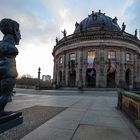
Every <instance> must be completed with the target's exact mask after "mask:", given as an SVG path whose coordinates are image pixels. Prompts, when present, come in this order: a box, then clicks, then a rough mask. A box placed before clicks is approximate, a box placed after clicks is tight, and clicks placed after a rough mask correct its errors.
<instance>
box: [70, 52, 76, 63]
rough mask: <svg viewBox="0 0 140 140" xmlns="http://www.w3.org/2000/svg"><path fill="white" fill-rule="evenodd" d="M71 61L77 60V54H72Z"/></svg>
mask: <svg viewBox="0 0 140 140" xmlns="http://www.w3.org/2000/svg"><path fill="white" fill-rule="evenodd" d="M71 60H76V54H75V53H71V54H70V61H71Z"/></svg>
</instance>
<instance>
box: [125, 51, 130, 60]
mask: <svg viewBox="0 0 140 140" xmlns="http://www.w3.org/2000/svg"><path fill="white" fill-rule="evenodd" d="M125 60H126V61H130V60H131V54H130V53H126V54H125Z"/></svg>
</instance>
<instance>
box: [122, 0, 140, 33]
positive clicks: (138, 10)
mask: <svg viewBox="0 0 140 140" xmlns="http://www.w3.org/2000/svg"><path fill="white" fill-rule="evenodd" d="M124 15H125V19H126V25H127V30H128V31H129V32H130V33H133V34H134V31H135V29H136V28H137V29H138V28H140V1H139V0H133V1H132V2H131V4H130V5H129V6H128V7H127V8H126V10H125V13H124Z"/></svg>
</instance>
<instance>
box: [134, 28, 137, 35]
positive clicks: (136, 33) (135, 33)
mask: <svg viewBox="0 0 140 140" xmlns="http://www.w3.org/2000/svg"><path fill="white" fill-rule="evenodd" d="M137 34H138V30H137V29H136V30H135V35H134V36H135V37H137Z"/></svg>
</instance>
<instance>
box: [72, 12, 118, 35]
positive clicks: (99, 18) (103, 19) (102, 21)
mask: <svg viewBox="0 0 140 140" xmlns="http://www.w3.org/2000/svg"><path fill="white" fill-rule="evenodd" d="M75 27H76V28H75V31H74V33H78V32H85V31H92V30H110V31H121V29H120V27H119V25H118V23H117V18H116V17H115V18H114V19H112V18H111V17H109V16H106V15H105V13H101V11H100V10H99V12H94V11H92V14H91V15H88V17H87V18H85V19H84V20H82V21H81V22H80V24H79V23H77V22H76V24H75Z"/></svg>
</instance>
